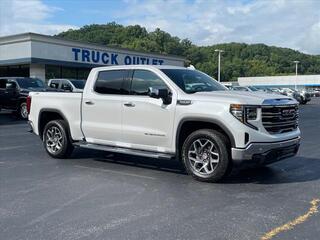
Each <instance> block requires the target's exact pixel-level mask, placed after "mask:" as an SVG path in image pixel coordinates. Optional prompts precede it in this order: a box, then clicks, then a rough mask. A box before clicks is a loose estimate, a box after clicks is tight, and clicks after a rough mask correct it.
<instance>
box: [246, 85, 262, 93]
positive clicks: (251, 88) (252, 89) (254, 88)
mask: <svg viewBox="0 0 320 240" xmlns="http://www.w3.org/2000/svg"><path fill="white" fill-rule="evenodd" d="M248 88H249V89H250V90H251V91H254V92H256V91H259V89H258V88H256V87H253V86H249V87H248Z"/></svg>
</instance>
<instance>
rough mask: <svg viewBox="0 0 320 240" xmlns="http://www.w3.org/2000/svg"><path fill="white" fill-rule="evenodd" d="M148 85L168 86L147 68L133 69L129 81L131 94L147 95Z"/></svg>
mask: <svg viewBox="0 0 320 240" xmlns="http://www.w3.org/2000/svg"><path fill="white" fill-rule="evenodd" d="M149 87H160V88H168V87H167V85H166V84H165V83H164V81H163V80H162V79H161V78H160V77H158V76H157V75H156V74H155V73H153V72H150V71H147V70H135V71H134V73H133V77H132V83H131V94H132V95H148V91H149Z"/></svg>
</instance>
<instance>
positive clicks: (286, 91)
mask: <svg viewBox="0 0 320 240" xmlns="http://www.w3.org/2000/svg"><path fill="white" fill-rule="evenodd" d="M281 92H282V94H283V95H286V96H289V97H292V98H294V99H296V100H297V101H298V102H299V103H300V104H306V103H307V102H309V101H310V100H311V95H310V93H308V92H306V91H304V90H302V91H298V90H294V89H292V88H282V89H281Z"/></svg>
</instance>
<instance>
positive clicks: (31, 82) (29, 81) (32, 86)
mask: <svg viewBox="0 0 320 240" xmlns="http://www.w3.org/2000/svg"><path fill="white" fill-rule="evenodd" d="M31 91H37V92H39V91H40V92H41V91H46V86H45V84H44V82H43V81H41V80H40V79H37V78H25V77H1V78H0V110H1V109H8V110H12V111H14V112H15V113H17V115H18V116H19V117H20V118H22V119H27V118H28V112H27V104H26V99H27V96H28V95H29V92H31Z"/></svg>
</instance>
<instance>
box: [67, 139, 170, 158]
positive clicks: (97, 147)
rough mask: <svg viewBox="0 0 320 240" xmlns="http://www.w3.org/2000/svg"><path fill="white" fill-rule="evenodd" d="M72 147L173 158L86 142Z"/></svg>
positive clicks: (166, 156)
mask: <svg viewBox="0 0 320 240" xmlns="http://www.w3.org/2000/svg"><path fill="white" fill-rule="evenodd" d="M73 145H74V146H77V147H82V148H89V149H95V150H101V151H107V152H115V153H123V154H129V155H135V156H141V157H150V158H165V159H170V158H172V157H174V154H169V153H159V152H151V151H144V150H138V149H130V148H123V147H114V146H106V145H101V144H93V143H87V142H75V143H73Z"/></svg>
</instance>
